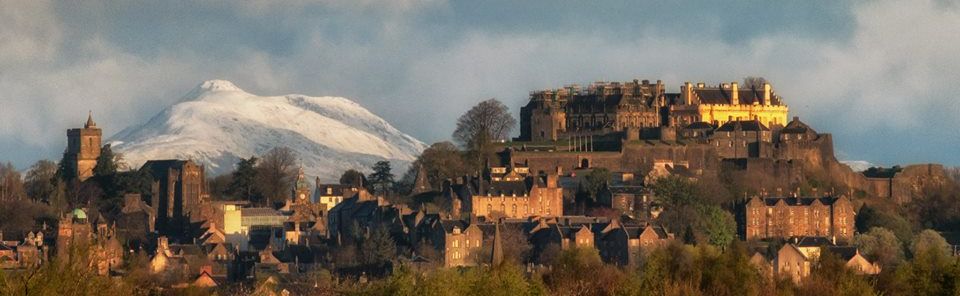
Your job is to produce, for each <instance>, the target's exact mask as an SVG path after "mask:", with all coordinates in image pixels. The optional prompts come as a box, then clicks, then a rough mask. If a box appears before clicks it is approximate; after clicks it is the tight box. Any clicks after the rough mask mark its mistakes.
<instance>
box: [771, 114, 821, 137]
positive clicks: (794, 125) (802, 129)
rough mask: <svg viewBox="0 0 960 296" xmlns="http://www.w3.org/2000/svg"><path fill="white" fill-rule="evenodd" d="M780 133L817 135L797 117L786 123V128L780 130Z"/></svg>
mask: <svg viewBox="0 0 960 296" xmlns="http://www.w3.org/2000/svg"><path fill="white" fill-rule="evenodd" d="M780 132H781V133H784V134H805V133H807V132H810V133H814V134H816V133H817V132H816V131H814V130H813V129H812V128H810V126H808V125H807V124H806V123H803V122H802V121H800V118H799V117H794V118H793V120H792V121H790V123H787V126H785V127H783V129H782V130H780Z"/></svg>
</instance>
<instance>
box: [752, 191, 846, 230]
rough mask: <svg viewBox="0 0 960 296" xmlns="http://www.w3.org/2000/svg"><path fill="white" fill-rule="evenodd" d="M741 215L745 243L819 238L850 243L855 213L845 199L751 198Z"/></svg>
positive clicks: (842, 197)
mask: <svg viewBox="0 0 960 296" xmlns="http://www.w3.org/2000/svg"><path fill="white" fill-rule="evenodd" d="M744 213H745V214H746V219H745V222H746V223H744V225H743V226H742V228H744V229H742V233H745V234H746V239H765V238H788V237H794V236H820V237H836V238H837V239H841V240H845V241H851V240H852V239H853V234H854V229H855V228H854V217H855V216H856V212H855V211H854V208H853V204H852V203H851V202H850V200H849V199H848V198H847V197H845V196H840V197H819V198H817V197H754V198H751V199H750V200H749V201H747V203H746V205H745V210H744Z"/></svg>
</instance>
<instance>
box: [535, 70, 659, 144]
mask: <svg viewBox="0 0 960 296" xmlns="http://www.w3.org/2000/svg"><path fill="white" fill-rule="evenodd" d="M665 105H666V96H665V93H664V86H663V83H662V82H660V81H657V83H656V84H650V82H649V81H647V80H644V81H642V82H640V81H637V80H634V81H632V82H625V83H620V82H611V83H605V82H597V83H594V84H591V85H590V86H588V87H587V88H586V89H582V88H581V87H580V86H579V85H570V86H567V87H564V88H560V89H556V90H542V91H535V92H532V93H531V94H530V102H529V103H528V104H527V105H526V106H524V107H522V108H521V109H520V139H522V140H526V141H534V142H539V141H556V140H559V139H565V138H567V137H568V136H571V135H584V134H595V133H603V132H610V131H622V130H625V129H627V128H641V127H659V126H660V125H661V124H662V117H661V114H660V109H661V107H664V106H665Z"/></svg>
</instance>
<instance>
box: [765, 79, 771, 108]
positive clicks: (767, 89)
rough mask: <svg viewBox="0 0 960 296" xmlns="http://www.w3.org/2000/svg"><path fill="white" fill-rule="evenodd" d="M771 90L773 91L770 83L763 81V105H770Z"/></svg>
mask: <svg viewBox="0 0 960 296" xmlns="http://www.w3.org/2000/svg"><path fill="white" fill-rule="evenodd" d="M770 91H771V90H770V84H769V83H766V82H764V83H763V105H765V106H770V97H771V95H770Z"/></svg>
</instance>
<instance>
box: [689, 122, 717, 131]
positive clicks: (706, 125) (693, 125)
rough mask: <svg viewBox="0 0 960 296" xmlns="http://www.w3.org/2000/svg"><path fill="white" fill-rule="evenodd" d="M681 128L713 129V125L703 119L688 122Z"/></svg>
mask: <svg viewBox="0 0 960 296" xmlns="http://www.w3.org/2000/svg"><path fill="white" fill-rule="evenodd" d="M683 129H688V130H712V129H713V125H712V124H709V123H706V122H703V121H697V122H694V123H691V124H688V125H687V126H685V127H683Z"/></svg>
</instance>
